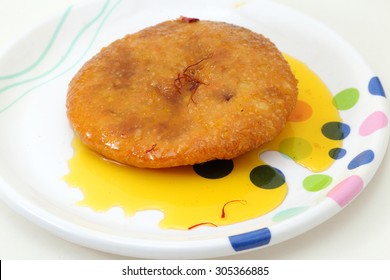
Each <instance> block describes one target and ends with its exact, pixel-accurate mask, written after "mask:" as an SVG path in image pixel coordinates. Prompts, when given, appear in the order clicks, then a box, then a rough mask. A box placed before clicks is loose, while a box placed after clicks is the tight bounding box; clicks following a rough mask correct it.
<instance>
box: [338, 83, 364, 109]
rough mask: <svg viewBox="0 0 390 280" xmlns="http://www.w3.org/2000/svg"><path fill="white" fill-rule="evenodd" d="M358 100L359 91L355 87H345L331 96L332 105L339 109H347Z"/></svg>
mask: <svg viewBox="0 0 390 280" xmlns="http://www.w3.org/2000/svg"><path fill="white" fill-rule="evenodd" d="M358 100H359V91H358V90H357V89H356V88H347V89H345V90H343V91H340V92H339V93H338V94H336V95H335V97H333V105H334V106H335V107H336V108H337V109H339V110H349V109H351V108H352V107H353V106H355V104H356V103H357V102H358Z"/></svg>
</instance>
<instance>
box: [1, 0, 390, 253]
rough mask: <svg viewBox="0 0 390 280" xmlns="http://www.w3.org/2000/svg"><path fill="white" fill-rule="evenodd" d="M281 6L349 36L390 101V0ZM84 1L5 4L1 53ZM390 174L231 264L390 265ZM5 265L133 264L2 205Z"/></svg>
mask: <svg viewBox="0 0 390 280" xmlns="http://www.w3.org/2000/svg"><path fill="white" fill-rule="evenodd" d="M194 1H196V0H194ZM210 1H211V0H210ZM274 1H276V2H279V3H282V4H285V5H287V6H290V7H293V8H295V9H297V10H300V11H302V12H303V13H305V14H307V15H309V16H311V17H313V18H315V19H317V20H319V21H321V22H323V23H325V24H326V25H327V26H329V27H330V28H332V29H333V30H334V31H335V32H336V33H339V34H340V35H341V36H343V37H344V39H345V40H346V41H347V42H349V43H350V44H351V45H352V46H353V47H354V48H355V49H356V50H357V51H358V52H359V53H360V54H361V56H362V57H363V58H364V59H365V60H366V61H367V63H368V64H369V65H370V66H371V68H372V69H373V70H374V72H375V73H376V75H378V76H379V77H380V79H381V81H382V84H383V86H384V89H385V92H386V93H387V94H388V96H390V71H389V67H390V55H389V51H388V50H390V36H389V34H390V17H389V14H390V1H387V0H375V1H369V0H354V1H353V0H327V1H309V0H274ZM79 2H83V0H0V49H1V48H2V46H3V45H4V44H7V43H8V42H9V41H12V40H14V39H15V38H17V37H19V36H21V35H22V34H24V33H25V32H27V31H28V30H29V29H30V28H31V27H33V26H34V25H36V24H38V23H40V22H41V21H43V20H44V19H46V18H47V17H50V16H52V15H53V14H58V13H61V12H62V11H63V10H64V9H65V8H66V7H68V6H69V5H71V4H76V3H79ZM0 135H1V134H0ZM389 168H390V153H387V155H385V158H384V161H383V164H382V166H381V167H380V169H379V171H378V172H377V174H376V175H375V177H374V179H373V180H372V181H371V183H370V184H369V185H368V186H367V188H366V189H365V190H364V192H363V193H362V194H361V195H359V197H357V198H356V199H355V200H354V201H353V202H352V203H351V204H350V205H349V206H348V207H347V208H345V209H343V211H341V212H340V213H339V214H337V215H336V216H335V217H333V218H331V219H330V220H328V221H327V222H325V223H323V224H321V225H320V226H318V227H316V228H314V229H313V230H311V231H309V232H306V233H304V234H302V235H300V236H298V237H296V238H293V239H290V240H288V241H286V242H283V243H280V244H277V245H274V246H271V247H267V248H263V249H260V250H257V251H253V252H249V253H244V254H240V255H234V256H231V257H225V258H224V259H387V260H390V218H389V214H390V184H389V181H390V180H388V176H386V172H388V171H389V170H390V169H389ZM0 259H128V258H127V257H126V258H125V257H121V256H116V255H111V254H106V253H102V252H98V251H95V250H91V249H88V248H84V247H80V246H78V245H74V244H72V243H69V242H67V241H64V240H62V239H60V238H58V237H56V236H54V235H52V234H50V233H48V232H46V231H45V230H43V229H41V228H39V227H37V226H35V225H34V224H32V223H31V222H30V221H28V220H26V219H25V218H23V217H21V216H19V215H18V214H16V213H14V212H13V211H12V210H11V209H10V208H9V207H8V206H7V205H5V204H4V203H3V202H2V201H1V200H0Z"/></svg>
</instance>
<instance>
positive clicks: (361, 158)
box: [348, 150, 375, 170]
mask: <svg viewBox="0 0 390 280" xmlns="http://www.w3.org/2000/svg"><path fill="white" fill-rule="evenodd" d="M374 157H375V154H374V152H373V151H372V150H366V151H363V152H361V153H360V154H358V155H357V156H356V157H355V158H354V159H353V160H352V161H351V162H350V163H349V164H348V169H349V170H351V169H355V168H358V167H359V166H362V165H364V164H368V163H370V162H372V161H373V160H374Z"/></svg>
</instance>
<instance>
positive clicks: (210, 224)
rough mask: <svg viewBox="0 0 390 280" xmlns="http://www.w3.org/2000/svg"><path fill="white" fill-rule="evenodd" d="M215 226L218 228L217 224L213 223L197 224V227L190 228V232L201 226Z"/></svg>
mask: <svg viewBox="0 0 390 280" xmlns="http://www.w3.org/2000/svg"><path fill="white" fill-rule="evenodd" d="M206 225H207V226H213V227H218V226H217V225H216V224H213V223H210V222H205V223H199V224H196V225H193V226H190V227H189V228H188V230H191V229H193V228H196V227H199V226H206Z"/></svg>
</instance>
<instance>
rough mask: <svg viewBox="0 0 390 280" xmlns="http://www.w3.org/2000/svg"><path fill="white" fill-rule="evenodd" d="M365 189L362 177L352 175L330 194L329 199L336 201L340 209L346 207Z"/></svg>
mask: <svg viewBox="0 0 390 280" xmlns="http://www.w3.org/2000/svg"><path fill="white" fill-rule="evenodd" d="M362 189H363V180H362V178H361V177H360V176H357V175H352V176H350V177H348V178H346V179H345V180H343V181H342V182H340V183H339V184H338V185H336V186H335V187H334V188H333V189H332V190H331V191H330V192H329V193H328V197H329V198H331V199H333V200H334V201H336V203H337V204H338V205H340V207H344V206H346V205H347V204H348V203H349V202H350V201H351V200H352V199H353V198H354V197H355V196H357V195H358V194H359V193H360V191H361V190H362Z"/></svg>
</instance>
